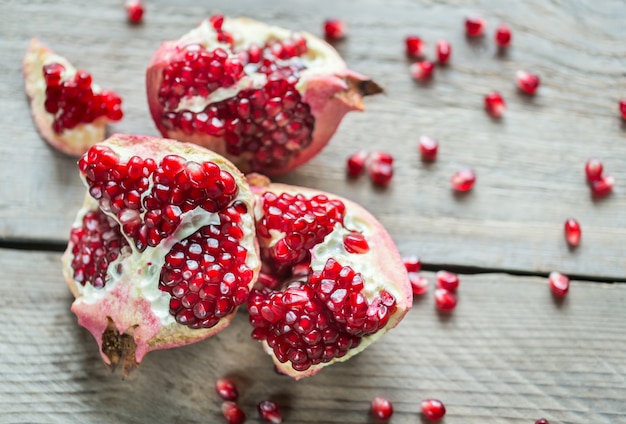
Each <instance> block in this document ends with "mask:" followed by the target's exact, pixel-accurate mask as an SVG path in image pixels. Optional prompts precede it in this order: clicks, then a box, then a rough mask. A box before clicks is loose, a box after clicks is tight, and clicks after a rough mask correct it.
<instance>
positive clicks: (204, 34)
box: [146, 17, 382, 176]
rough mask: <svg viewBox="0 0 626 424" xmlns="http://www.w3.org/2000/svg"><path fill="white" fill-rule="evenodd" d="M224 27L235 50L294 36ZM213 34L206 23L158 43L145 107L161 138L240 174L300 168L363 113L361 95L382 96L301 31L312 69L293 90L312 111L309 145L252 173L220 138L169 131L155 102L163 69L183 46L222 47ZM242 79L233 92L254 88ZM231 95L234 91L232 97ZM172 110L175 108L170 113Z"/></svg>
mask: <svg viewBox="0 0 626 424" xmlns="http://www.w3.org/2000/svg"><path fill="white" fill-rule="evenodd" d="M222 28H223V29H224V30H227V31H229V32H231V33H232V34H233V37H234V40H235V41H234V42H235V47H237V46H246V45H248V44H249V43H250V42H251V41H249V39H251V40H252V41H253V42H257V43H258V44H260V45H263V44H264V42H265V41H266V40H267V39H268V38H269V37H276V38H278V39H286V38H288V37H290V36H291V35H292V34H293V33H292V32H291V31H289V30H286V29H283V28H279V27H276V26H271V25H267V24H265V23H262V22H259V21H255V20H252V19H249V18H228V17H226V18H224V23H223V26H222ZM214 34H215V33H214V31H213V29H212V25H211V23H210V21H209V20H208V19H205V20H204V21H203V22H201V23H200V25H199V26H198V27H196V28H194V29H193V30H191V31H190V32H188V33H187V34H185V35H183V36H182V37H181V38H180V39H178V40H176V41H166V42H164V43H162V45H161V46H160V47H159V49H158V50H156V51H155V52H154V53H153V55H152V57H151V59H150V62H149V64H148V68H147V70H146V90H147V98H148V105H149V108H150V114H151V115H152V119H153V120H154V123H155V125H156V126H157V128H158V130H159V131H160V132H161V134H162V135H163V136H164V137H169V138H173V139H176V140H182V141H186V142H190V143H195V144H199V145H201V146H204V147H206V148H208V149H210V150H213V151H215V152H217V153H219V154H220V155H222V156H224V157H226V158H228V159H229V160H230V161H232V162H233V163H234V164H235V165H237V166H238V167H239V169H241V170H242V171H243V172H244V173H248V172H251V171H256V172H263V173H264V174H266V175H268V176H276V175H282V174H285V173H287V172H289V171H291V170H293V169H295V168H297V167H299V166H301V165H303V164H304V163H305V162H307V161H309V160H310V159H311V158H313V157H314V156H315V155H316V154H317V153H319V152H320V151H321V150H322V149H323V148H324V146H326V145H327V144H328V142H329V141H330V139H331V137H332V136H333V134H334V133H335V132H336V130H337V128H338V126H339V123H340V122H341V120H342V118H343V117H344V116H345V114H346V113H348V112H350V111H353V110H357V111H361V110H363V109H364V105H363V96H364V95H369V94H377V93H380V92H382V89H381V88H380V87H379V86H378V85H377V84H376V83H374V82H373V81H371V79H369V78H368V77H365V76H363V75H361V74H358V73H356V72H353V71H351V70H349V69H348V68H347V66H346V64H345V62H344V61H343V59H342V58H341V56H340V55H339V53H337V51H336V50H335V49H334V48H333V47H332V46H331V45H330V44H328V43H327V42H326V41H324V40H322V39H320V38H318V37H315V36H314V35H312V34H309V33H307V32H299V34H301V35H302V36H303V37H304V38H305V39H306V42H307V46H308V50H309V52H308V53H307V54H306V55H305V57H308V60H309V61H310V62H311V64H312V65H311V67H309V68H307V69H305V70H304V71H302V73H301V76H300V78H299V81H298V83H297V84H296V88H297V90H298V91H299V92H300V94H301V95H302V100H303V101H304V102H305V103H308V104H309V106H310V107H311V114H312V115H313V116H314V118H315V125H314V130H313V136H312V142H311V143H310V144H309V145H308V146H307V147H306V148H304V149H303V150H300V151H298V152H294V153H293V155H292V156H291V158H290V160H289V161H288V162H287V163H286V165H284V166H282V167H280V168H277V167H273V168H265V169H253V168H252V165H251V158H252V154H251V153H249V152H244V153H242V154H241V155H233V154H230V153H229V152H228V151H227V149H226V142H225V140H224V138H223V137H214V136H211V135H208V134H204V133H199V132H193V133H191V134H189V133H185V132H184V131H183V130H181V129H178V128H172V129H170V128H167V127H166V126H165V125H164V124H163V121H162V117H163V113H164V112H165V111H166V110H165V108H164V107H163V105H162V104H161V103H160V102H159V98H158V95H159V88H160V86H161V83H162V80H163V70H164V69H165V68H166V67H167V66H168V64H169V63H170V61H171V60H172V58H173V57H174V56H176V55H177V54H179V52H180V50H181V49H182V48H184V47H185V46H186V45H189V44H201V45H203V46H206V47H207V48H214V47H218V46H220V47H222V48H224V47H225V45H224V44H220V43H218V44H215V40H214V37H215V35H214ZM226 48H227V46H226ZM241 81H244V83H242V82H241ZM241 81H240V82H239V83H238V89H237V91H240V90H243V89H247V88H254V82H253V81H252V79H251V78H246V77H244V78H242V80H241ZM234 95H236V92H234V93H233V96H234ZM199 104H200V106H198V105H194V108H197V109H198V110H197V111H199V110H201V109H203V108H204V107H205V106H207V104H208V102H207V101H206V100H204V102H199ZM179 107H180V104H179ZM170 110H174V111H175V110H176V109H168V111H170Z"/></svg>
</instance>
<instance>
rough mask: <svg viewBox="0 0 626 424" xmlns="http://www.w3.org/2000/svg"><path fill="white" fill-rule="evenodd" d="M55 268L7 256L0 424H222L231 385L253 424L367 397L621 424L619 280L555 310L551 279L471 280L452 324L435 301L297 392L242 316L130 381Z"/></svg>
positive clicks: (322, 411)
mask: <svg viewBox="0 0 626 424" xmlns="http://www.w3.org/2000/svg"><path fill="white" fill-rule="evenodd" d="M59 259H60V258H59V255H58V254H47V253H32V252H18V251H12V250H0V268H1V269H2V270H3V273H2V278H1V279H0V322H2V326H0V381H2V382H3V384H1V385H0V410H1V411H2V413H1V414H0V417H1V418H0V421H3V422H49V423H57V422H58V423H74V422H75V423H85V422H99V423H119V422H137V423H139V422H146V423H148V422H171V423H183V422H184V423H206V422H222V419H221V418H220V412H219V401H218V399H217V396H216V395H215V393H214V390H213V384H214V382H215V379H216V378H218V377H221V376H224V375H231V376H234V378H236V380H237V381H238V382H239V385H240V392H241V398H240V404H241V406H242V407H243V408H244V409H245V410H246V412H247V413H248V416H249V417H250V420H249V422H259V421H258V418H257V415H256V412H255V405H256V403H257V402H259V401H260V400H263V399H266V398H271V399H275V400H278V401H279V402H280V404H281V406H282V408H283V410H284V416H285V422H289V423H322V422H324V423H363V422H373V421H372V418H371V417H370V416H369V401H370V400H371V399H372V398H373V397H374V396H376V395H384V396H387V397H388V398H390V399H391V400H392V401H393V402H394V407H395V415H394V417H393V422H394V423H415V422H419V416H418V415H417V412H416V411H418V409H419V402H420V401H421V400H422V399H424V398H426V397H436V398H440V399H442V400H443V401H444V402H445V404H446V406H447V409H448V414H447V416H446V420H445V421H446V423H449V424H453V423H470V424H471V423H484V422H490V423H512V424H515V423H519V424H525V423H531V422H534V420H535V419H537V418H539V417H542V416H543V417H546V418H548V419H549V420H550V422H558V423H592V422H593V423H610V424H615V423H626V406H625V405H624V399H626V378H625V376H626V309H624V308H623V305H624V301H625V300H626V286H624V285H621V284H599V283H588V282H576V281H575V282H573V283H572V287H571V290H570V293H569V294H568V297H567V298H566V300H565V302H564V303H562V304H558V303H555V302H554V301H553V299H552V297H551V295H550V292H549V289H548V287H547V284H546V281H545V280H543V279H539V278H530V277H510V276H506V275H499V274H491V275H473V276H462V282H461V287H460V289H459V295H460V301H459V305H458V308H457V309H456V310H455V311H454V312H453V313H452V314H451V315H450V316H443V315H438V314H437V313H436V311H435V308H434V306H433V301H432V297H431V295H430V294H427V295H425V296H423V298H419V299H416V302H415V305H414V308H413V310H412V311H410V313H409V314H408V315H407V317H406V318H405V320H404V321H403V322H402V323H401V324H400V325H399V326H398V328H396V329H395V330H393V331H392V332H391V333H389V334H387V335H385V337H384V338H382V339H381V341H380V342H379V343H377V344H375V345H373V346H372V347H370V348H369V349H367V350H366V351H365V352H363V353H361V354H360V355H358V356H357V357H355V358H353V359H352V360H350V361H348V362H346V363H343V364H336V365H333V366H332V367H331V368H328V369H326V370H324V371H322V372H321V373H320V374H318V375H317V376H315V377H312V378H309V379H305V380H301V381H299V382H295V381H292V380H291V379H289V378H288V377H284V376H279V375H276V374H275V373H274V371H273V366H272V364H271V361H270V359H269V358H268V357H266V356H265V354H263V353H262V351H261V347H260V345H259V344H257V343H256V342H254V341H252V340H251V339H250V338H249V337H248V334H249V331H250V327H249V326H248V324H247V318H246V314H245V313H243V312H241V313H240V314H239V315H238V316H237V317H236V319H235V320H234V322H233V324H232V325H231V327H230V328H228V329H227V330H226V331H224V332H222V333H220V334H219V335H217V336H216V337H214V338H213V339H210V340H206V341H203V342H200V343H197V344H195V345H192V346H187V347H183V348H178V349H174V350H169V351H160V352H153V353H150V354H149V355H148V356H147V357H146V359H145V360H144V362H143V363H142V365H141V366H140V368H139V369H138V370H137V371H136V372H135V374H133V375H131V377H130V378H129V379H128V380H126V381H121V380H120V377H119V374H118V375H110V374H109V373H108V371H107V370H106V369H105V367H104V366H103V365H102V363H101V361H100V358H99V355H98V353H97V351H96V345H95V343H94V341H93V339H92V338H91V336H90V335H89V334H88V333H87V332H86V331H85V330H83V329H82V328H80V327H78V325H77V324H76V319H75V317H74V316H73V315H72V314H71V312H70V311H69V306H70V303H71V295H70V293H69V290H68V289H67V288H66V287H65V285H64V283H63V281H62V277H61V275H60V260H59ZM25 270H27V271H25ZM431 277H432V276H431Z"/></svg>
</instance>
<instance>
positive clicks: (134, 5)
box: [126, 0, 144, 24]
mask: <svg viewBox="0 0 626 424" xmlns="http://www.w3.org/2000/svg"><path fill="white" fill-rule="evenodd" d="M143 13H144V8H143V4H142V3H141V0H127V1H126V14H127V15H128V20H129V21H130V22H132V23H133V24H138V23H140V22H141V20H142V19H143Z"/></svg>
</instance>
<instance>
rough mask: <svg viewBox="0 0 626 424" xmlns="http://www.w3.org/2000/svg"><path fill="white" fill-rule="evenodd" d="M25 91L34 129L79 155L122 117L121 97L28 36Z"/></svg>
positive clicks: (64, 148) (65, 151)
mask: <svg viewBox="0 0 626 424" xmlns="http://www.w3.org/2000/svg"><path fill="white" fill-rule="evenodd" d="M23 73H24V81H25V89H26V94H27V96H28V98H29V100H30V108H31V112H32V115H33V119H34V121H35V125H36V126H37V130H38V131H39V133H40V134H41V136H42V137H43V139H44V140H46V141H47V142H48V143H50V145H52V146H53V147H54V148H56V149H58V150H60V151H62V152H64V153H66V154H68V155H72V156H80V155H82V154H83V153H85V152H86V151H87V149H88V148H89V147H91V146H93V145H94V144H96V143H98V142H100V141H102V140H104V138H105V130H106V124H107V123H108V122H112V121H119V120H120V119H122V116H123V113H122V109H121V105H122V100H121V99H120V97H119V96H118V95H117V94H115V93H114V92H112V91H107V90H103V89H101V88H100V87H98V86H97V85H96V84H94V83H93V81H92V78H91V75H90V74H89V73H88V72H86V71H83V70H76V68H74V66H72V64H71V63H70V62H69V61H68V60H67V59H65V58H64V57H62V56H59V55H58V54H56V53H54V52H53V51H51V50H50V49H48V48H47V47H46V46H44V45H43V44H41V43H40V42H39V41H38V40H36V39H32V40H31V42H30V45H29V46H28V51H27V52H26V56H25V57H24V63H23Z"/></svg>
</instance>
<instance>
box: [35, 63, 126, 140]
mask: <svg viewBox="0 0 626 424" xmlns="http://www.w3.org/2000/svg"><path fill="white" fill-rule="evenodd" d="M64 71H65V67H64V66H63V65H61V64H60V63H56V62H54V63H49V64H47V65H44V66H43V77H44V80H45V82H46V100H45V101H44V108H45V109H46V112H48V113H50V114H52V115H54V120H53V122H52V129H53V130H54V132H55V133H57V134H60V133H62V132H63V131H64V130H70V129H72V128H75V127H76V126H77V125H80V124H89V123H91V122H93V121H95V120H96V119H98V118H101V117H105V118H107V119H109V120H111V121H119V120H120V119H122V117H123V116H124V114H123V113H122V99H121V98H120V97H119V96H118V95H117V94H115V93H114V92H112V91H107V90H102V91H101V92H100V93H94V92H93V88H92V78H91V75H90V74H89V73H88V72H86V71H82V70H78V71H76V74H74V77H73V78H71V79H63V72H64Z"/></svg>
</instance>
